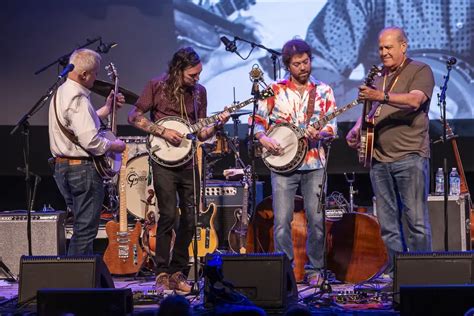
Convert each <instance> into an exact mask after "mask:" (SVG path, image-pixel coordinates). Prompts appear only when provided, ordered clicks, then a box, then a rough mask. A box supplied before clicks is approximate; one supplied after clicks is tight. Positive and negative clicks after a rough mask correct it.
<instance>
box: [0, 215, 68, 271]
mask: <svg viewBox="0 0 474 316" xmlns="http://www.w3.org/2000/svg"><path fill="white" fill-rule="evenodd" d="M65 219H66V213H65V212H62V211H58V212H32V213H31V248H32V254H33V255H48V256H53V255H64V254H66V237H65V229H64V226H65V225H64V223H65ZM26 226H27V213H26V211H19V212H3V213H0V257H1V258H2V260H3V262H4V263H5V265H6V266H7V267H8V269H9V270H10V271H11V272H12V273H13V274H14V275H16V276H18V273H19V271H20V268H19V265H20V257H21V256H22V255H28V239H27V234H26ZM4 277H8V276H6V275H4V274H3V273H0V278H4Z"/></svg>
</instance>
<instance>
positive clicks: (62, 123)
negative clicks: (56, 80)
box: [49, 49, 125, 255]
mask: <svg viewBox="0 0 474 316" xmlns="http://www.w3.org/2000/svg"><path fill="white" fill-rule="evenodd" d="M100 60H101V57H100V55H99V54H97V53H96V52H94V51H92V50H89V49H78V50H76V51H74V52H73V53H72V55H71V57H70V60H69V62H70V63H71V64H73V65H74V69H73V70H72V71H71V72H70V73H69V74H68V77H67V79H66V81H65V82H64V83H63V84H62V85H61V86H60V87H59V88H58V90H57V92H56V94H55V95H54V96H53V98H52V100H51V103H50V107H49V141H50V149H51V153H52V155H53V157H54V161H55V167H54V179H55V180H56V184H57V185H58V188H59V191H61V194H62V195H63V197H64V199H65V200H66V204H67V207H68V209H70V210H72V212H73V214H74V227H73V229H74V233H73V235H72V237H71V241H70V243H69V249H68V255H88V254H92V253H93V241H94V239H95V237H96V235H97V232H98V229H99V222H100V210H101V206H102V202H103V199H104V187H103V182H102V178H101V176H100V175H99V173H98V172H97V170H96V169H95V167H94V164H93V162H92V157H91V155H94V156H100V155H103V154H105V153H106V152H107V151H112V152H119V153H120V152H123V151H124V150H125V143H124V142H123V141H121V140H119V139H116V140H109V139H107V138H105V137H104V136H102V135H101V134H100V133H99V127H100V119H102V118H105V117H106V116H107V115H108V114H109V113H110V111H111V109H112V103H113V98H114V94H113V91H111V93H110V94H109V96H108V97H107V101H106V102H105V105H104V106H102V107H101V108H100V109H98V110H97V111H96V110H95V109H94V108H93V106H92V104H91V102H90V98H89V96H90V93H91V92H90V90H89V89H91V88H92V86H93V85H94V81H95V79H96V77H97V73H98V71H99V67H100ZM117 101H118V104H119V106H121V105H122V104H123V103H124V101H125V98H124V96H123V95H122V94H118V95H117ZM65 132H66V133H69V134H72V135H73V137H74V138H75V141H73V140H71V137H68V136H67V135H66V134H65Z"/></svg>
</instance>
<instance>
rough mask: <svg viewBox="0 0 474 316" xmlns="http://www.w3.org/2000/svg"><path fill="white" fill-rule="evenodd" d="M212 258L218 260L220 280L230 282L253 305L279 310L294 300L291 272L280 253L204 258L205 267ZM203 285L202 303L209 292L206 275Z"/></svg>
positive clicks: (287, 261)
mask: <svg viewBox="0 0 474 316" xmlns="http://www.w3.org/2000/svg"><path fill="white" fill-rule="evenodd" d="M214 256H220V257H221V258H222V273H223V276H224V281H227V282H230V283H231V284H232V285H233V286H234V289H235V290H236V291H238V292H240V293H241V294H243V295H244V296H246V297H247V298H248V299H249V300H250V301H252V302H253V303H254V304H255V305H257V306H260V307H265V308H275V309H279V308H283V307H285V306H287V305H288V303H289V302H290V301H292V300H295V299H296V298H297V288H296V282H295V277H294V274H293V270H292V269H291V265H290V262H289V260H288V258H287V257H286V256H285V255H284V254H282V253H275V254H246V255H240V254H238V255H236V254H225V255H207V256H206V264H207V263H208V262H209V260H212V259H213V258H214ZM204 282H205V285H204V286H205V290H204V293H205V294H204V303H205V304H206V303H208V302H209V298H208V296H207V293H208V292H209V290H210V280H209V278H208V276H206V275H205V280H204Z"/></svg>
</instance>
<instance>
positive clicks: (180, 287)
mask: <svg viewBox="0 0 474 316" xmlns="http://www.w3.org/2000/svg"><path fill="white" fill-rule="evenodd" d="M169 287H170V289H171V290H175V291H176V293H177V294H180V295H186V294H189V293H190V292H191V289H192V287H191V285H190V284H189V283H188V281H187V280H186V277H185V276H184V274H183V273H182V272H181V271H178V272H175V273H173V274H172V275H171V276H170V278H169Z"/></svg>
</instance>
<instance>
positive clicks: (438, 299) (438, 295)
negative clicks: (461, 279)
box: [400, 285, 474, 316]
mask: <svg viewBox="0 0 474 316" xmlns="http://www.w3.org/2000/svg"><path fill="white" fill-rule="evenodd" d="M400 301H401V305H400V314H401V315H431V316H437V315H439V316H442V315H443V316H444V315H460V316H463V315H467V314H466V312H467V311H468V310H469V309H471V308H472V307H474V304H473V302H474V285H429V286H402V287H400ZM470 315H472V314H470Z"/></svg>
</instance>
